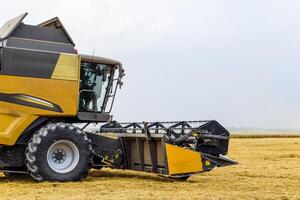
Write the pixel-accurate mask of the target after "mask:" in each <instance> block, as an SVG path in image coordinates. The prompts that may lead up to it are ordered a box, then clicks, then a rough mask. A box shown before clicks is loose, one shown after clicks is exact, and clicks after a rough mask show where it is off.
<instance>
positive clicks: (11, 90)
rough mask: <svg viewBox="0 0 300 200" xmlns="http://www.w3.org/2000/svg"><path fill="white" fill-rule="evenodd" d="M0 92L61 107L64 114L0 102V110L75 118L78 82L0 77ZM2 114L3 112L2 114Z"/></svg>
mask: <svg viewBox="0 0 300 200" xmlns="http://www.w3.org/2000/svg"><path fill="white" fill-rule="evenodd" d="M0 83H6V84H0V91H1V93H5V94H16V93H18V94H26V95H30V96H33V97H37V98H40V99H44V100H46V101H49V102H51V103H55V104H57V105H59V106H60V107H61V108H62V110H63V113H57V112H53V111H48V110H43V109H37V108H33V107H27V106H23V105H18V104H13V103H7V102H3V101H0V108H7V109H9V110H11V111H14V112H17V113H18V114H20V113H26V114H35V115H39V116H58V115H60V116H61V115H63V116H75V115H76V113H77V105H78V104H77V102H78V93H79V92H78V84H79V83H78V81H66V80H55V79H41V78H29V77H18V76H3V75H1V76H0ZM0 113H1V112H0Z"/></svg>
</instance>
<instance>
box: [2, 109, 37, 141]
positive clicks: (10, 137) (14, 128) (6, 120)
mask: <svg viewBox="0 0 300 200" xmlns="http://www.w3.org/2000/svg"><path fill="white" fill-rule="evenodd" d="M36 119H37V116H34V115H19V116H17V115H10V114H2V113H0V122H1V123H0V144H6V145H13V144H14V143H15V142H16V140H17V139H18V137H19V135H20V133H22V132H23V131H24V130H25V129H26V128H27V127H28V126H29V125H30V124H31V123H32V122H33V121H34V120H36Z"/></svg>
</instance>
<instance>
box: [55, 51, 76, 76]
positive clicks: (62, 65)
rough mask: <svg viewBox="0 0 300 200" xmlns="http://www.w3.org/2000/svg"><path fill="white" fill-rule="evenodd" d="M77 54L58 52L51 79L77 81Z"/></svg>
mask: <svg viewBox="0 0 300 200" xmlns="http://www.w3.org/2000/svg"><path fill="white" fill-rule="evenodd" d="M79 63H80V56H79V55H71V54H60V56H59V59H58V61H57V63H56V66H55V69H54V72H53V73H52V77H51V78H52V79H60V80H72V81H77V80H78V76H79Z"/></svg>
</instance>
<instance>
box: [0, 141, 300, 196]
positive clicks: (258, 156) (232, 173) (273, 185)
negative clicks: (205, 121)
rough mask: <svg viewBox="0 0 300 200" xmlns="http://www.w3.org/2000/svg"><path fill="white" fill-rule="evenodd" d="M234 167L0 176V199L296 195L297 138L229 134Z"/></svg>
mask: <svg viewBox="0 0 300 200" xmlns="http://www.w3.org/2000/svg"><path fill="white" fill-rule="evenodd" d="M229 157H230V158H232V159H235V160H237V161H238V162H239V164H238V165H235V166H229V167H223V168H215V169H214V170H213V171H211V172H208V173H203V174H198V175H194V176H192V177H191V178H190V179H188V181H186V182H177V181H171V180H168V179H164V178H161V177H158V176H156V175H154V174H147V173H140V172H133V171H126V170H112V169H103V170H93V171H91V173H90V176H89V177H88V178H87V180H85V181H83V182H75V183H53V182H43V183H36V182H34V181H33V180H31V179H30V178H28V177H27V178H26V177H22V178H18V179H15V178H7V177H4V176H1V177H0V191H1V194H0V199H1V200H2V199H22V200H27V199H30V200H31V199H37V200H43V199H59V200H67V199H68V200H76V199H86V200H96V199H97V200H99V199H258V200H260V199H270V200H271V199H272V200H273V199H283V200H287V199H299V200H300V138H233V139H231V141H230V153H229Z"/></svg>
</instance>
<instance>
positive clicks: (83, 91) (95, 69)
mask: <svg viewBox="0 0 300 200" xmlns="http://www.w3.org/2000/svg"><path fill="white" fill-rule="evenodd" d="M112 69H113V66H110V65H105V64H97V63H90V62H82V63H81V69H80V99H79V110H80V111H84V112H103V111H104V109H105V101H106V98H107V93H108V92H109V91H108V90H109V88H110V83H111V81H112V77H113V76H114V75H113V70H112ZM107 91H108V92H107Z"/></svg>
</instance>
